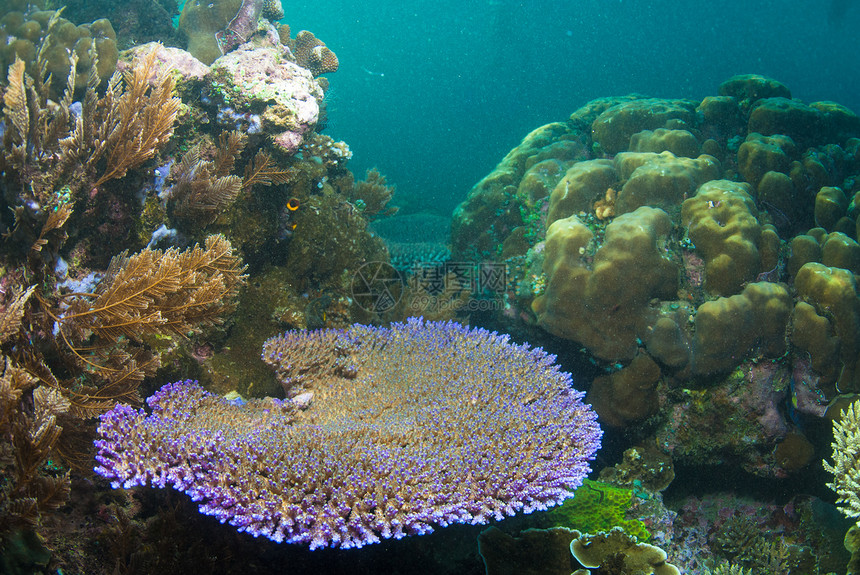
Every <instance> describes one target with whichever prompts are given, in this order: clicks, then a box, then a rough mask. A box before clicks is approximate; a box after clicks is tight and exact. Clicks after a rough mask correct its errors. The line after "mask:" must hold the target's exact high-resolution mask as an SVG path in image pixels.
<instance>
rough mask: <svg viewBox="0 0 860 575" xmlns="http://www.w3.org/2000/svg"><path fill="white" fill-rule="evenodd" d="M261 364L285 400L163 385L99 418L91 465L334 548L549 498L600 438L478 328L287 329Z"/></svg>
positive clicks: (575, 480) (269, 530) (114, 477)
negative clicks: (269, 367)
mask: <svg viewBox="0 0 860 575" xmlns="http://www.w3.org/2000/svg"><path fill="white" fill-rule="evenodd" d="M263 355H264V358H265V359H266V360H267V361H268V362H269V363H270V364H273V365H275V366H276V367H277V369H278V373H279V377H280V378H281V380H282V381H283V382H284V385H285V387H287V389H288V396H289V398H288V399H286V400H283V401H282V400H276V399H259V400H250V401H248V402H236V401H230V400H227V399H224V398H222V397H218V396H215V395H213V394H211V393H208V392H206V391H204V390H203V389H202V388H200V387H199V386H197V385H196V384H194V383H193V382H190V381H185V382H177V383H173V384H169V385H167V386H165V387H164V388H162V389H161V390H160V391H159V392H158V393H157V394H155V395H154V396H152V397H151V398H149V399H148V400H147V403H148V404H149V407H150V408H151V410H152V413H151V414H150V415H147V414H146V413H145V412H144V411H143V410H136V409H134V408H132V407H130V406H128V405H119V406H117V407H116V408H115V409H114V410H112V411H111V412H109V413H108V414H105V415H104V416H103V417H102V418H101V423H100V425H99V435H100V436H101V439H100V440H99V441H98V442H97V446H98V448H99V455H98V457H97V460H98V462H99V464H100V465H99V467H97V468H96V471H97V472H98V473H99V474H100V475H102V476H103V477H106V478H108V479H109V480H110V481H111V484H112V485H113V487H115V488H119V487H125V488H128V487H132V486H135V485H146V484H152V485H154V486H158V487H165V486H167V485H171V486H173V487H175V488H176V489H178V490H180V491H183V492H185V493H187V494H189V495H190V496H191V497H192V499H193V500H195V501H198V502H199V504H200V511H201V512H202V513H204V514H208V515H214V516H215V517H217V518H219V519H220V520H221V521H222V522H228V523H230V524H231V525H233V526H235V527H237V528H238V529H239V530H240V531H246V532H248V533H251V534H253V535H255V536H258V535H262V536H264V537H267V538H270V539H272V540H274V541H278V542H280V541H286V542H290V543H303V544H308V545H310V547H311V549H314V548H318V547H323V546H335V547H342V548H349V547H361V546H363V545H366V544H369V543H376V542H379V541H380V540H381V539H387V538H398V539H399V538H401V537H403V536H406V535H418V534H423V533H428V532H430V531H432V530H433V528H434V526H446V525H449V524H452V523H472V524H477V523H486V522H488V521H490V520H491V519H496V520H498V519H502V518H504V517H506V516H510V515H513V514H515V513H517V512H525V513H529V512H532V511H535V510H541V509H545V508H547V507H549V506H553V505H556V504H558V503H560V502H561V501H562V500H564V499H565V498H567V497H569V496H570V490H572V489H575V488H576V487H577V486H579V485H580V483H581V482H582V480H583V478H584V476H585V475H586V474H587V473H588V472H589V465H588V461H589V460H591V459H592V458H593V456H594V454H595V452H596V450H597V448H598V447H599V445H600V436H601V432H600V429H599V428H598V426H597V423H596V417H595V415H594V413H593V412H592V411H591V410H590V409H589V408H588V407H587V406H585V405H584V404H583V403H582V401H581V399H582V394H581V393H580V392H577V391H574V390H573V389H572V388H571V380H570V376H569V374H567V373H564V372H562V371H560V370H559V368H558V367H557V366H556V365H555V364H554V363H553V361H554V359H555V358H554V357H553V356H551V355H548V354H547V353H545V352H544V351H543V350H541V349H539V348H531V347H529V346H528V345H514V344H512V343H510V342H509V340H508V337H507V336H502V335H498V334H496V333H493V332H488V331H486V330H482V329H469V328H465V327H463V326H461V325H459V324H455V323H430V322H424V321H422V320H417V319H416V320H410V321H408V322H407V323H404V324H393V325H392V326H391V327H390V328H374V327H368V326H361V325H354V326H352V327H351V328H348V329H345V330H321V331H310V332H307V331H305V332H290V333H287V334H285V335H284V336H280V337H277V338H274V339H272V340H270V341H269V342H267V343H266V345H265V347H264V354H263ZM455 358H456V359H455Z"/></svg>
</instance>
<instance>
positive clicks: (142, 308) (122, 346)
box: [28, 235, 245, 418]
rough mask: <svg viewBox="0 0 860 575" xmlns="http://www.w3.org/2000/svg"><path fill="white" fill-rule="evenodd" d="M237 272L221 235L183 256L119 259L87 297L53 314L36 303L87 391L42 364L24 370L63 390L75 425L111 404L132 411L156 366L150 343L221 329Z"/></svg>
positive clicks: (70, 298)
mask: <svg viewBox="0 0 860 575" xmlns="http://www.w3.org/2000/svg"><path fill="white" fill-rule="evenodd" d="M244 269H245V268H244V266H242V263H241V261H240V259H239V257H238V256H237V255H236V254H234V251H233V247H232V246H231V245H230V242H229V241H227V239H225V238H224V237H223V236H220V235H213V236H209V237H208V238H207V239H206V244H205V247H200V246H195V247H194V248H192V249H189V250H185V251H179V250H178V249H175V248H172V249H169V250H167V251H164V252H163V251H161V250H153V249H149V248H146V249H144V250H142V251H141V252H139V253H137V254H134V255H132V256H129V255H127V254H126V253H122V254H119V255H118V256H116V257H114V258H113V260H112V261H111V265H110V267H109V268H108V270H107V271H106V273H105V277H104V278H102V280H101V281H100V282H99V283H98V286H97V287H96V289H95V290H94V291H93V292H92V293H70V294H66V295H63V296H60V298H59V299H60V301H59V303H58V305H55V306H51V305H50V303H49V302H47V301H46V300H45V299H43V298H41V297H40V301H41V304H42V305H43V307H44V313H45V315H46V317H47V319H48V320H49V321H50V322H51V323H52V324H53V327H52V328H50V329H46V331H53V333H54V334H55V339H56V340H57V345H58V347H59V348H60V349H67V350H69V351H70V352H71V354H72V356H71V358H70V359H72V360H73V363H74V364H75V365H76V366H77V369H81V370H84V371H85V372H87V373H89V374H90V376H91V377H90V378H89V383H88V384H87V385H80V386H74V387H73V386H71V385H66V382H57V381H56V379H54V378H53V376H52V375H51V374H50V370H48V368H47V367H46V366H45V364H44V362H43V361H41V358H35V357H32V358H29V362H28V368H29V369H31V371H33V372H34V373H37V374H38V375H39V376H40V378H42V379H43V380H46V381H52V382H53V383H54V385H56V386H58V387H61V388H63V391H64V393H65V394H66V395H67V397H68V398H69V400H70V402H71V408H70V413H71V415H73V416H76V417H82V418H87V417H93V416H95V415H98V414H99V413H102V412H103V411H105V410H107V409H110V408H111V407H113V405H114V404H115V403H116V402H117V401H126V402H132V403H136V402H138V401H139V397H138V395H137V387H138V385H139V383H140V381H142V379H143V377H144V376H146V375H148V374H151V373H153V372H154V371H155V369H156V368H157V367H159V365H160V362H159V357H158V354H157V353H156V352H154V351H153V350H152V349H151V347H150V346H149V343H150V341H151V338H153V337H158V336H169V335H171V334H172V335H176V336H179V337H180V338H185V337H187V336H188V335H189V334H193V333H199V332H200V331H201V330H202V328H204V327H208V326H214V325H217V324H220V323H222V322H223V320H224V317H225V316H226V315H227V314H229V313H230V312H232V311H233V310H234V309H235V300H236V296H237V295H238V293H239V290H240V288H241V287H242V285H243V284H244V281H245V276H244V275H243V272H244ZM39 366H41V367H39Z"/></svg>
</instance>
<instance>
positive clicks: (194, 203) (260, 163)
mask: <svg viewBox="0 0 860 575" xmlns="http://www.w3.org/2000/svg"><path fill="white" fill-rule="evenodd" d="M247 143H248V136H247V135H246V134H243V133H241V132H237V131H230V132H222V133H221V135H220V136H219V137H218V146H217V149H216V151H215V154H214V158H212V159H211V160H208V159H205V158H204V150H203V144H202V143H199V144H197V145H196V146H194V147H192V148H191V149H190V150H188V152H186V153H185V155H184V156H182V160H180V161H179V162H178V163H176V164H174V166H173V168H172V169H171V176H172V177H173V180H174V183H173V185H172V186H171V187H170V190H169V191H168V193H167V201H168V210H169V213H170V215H171V219H176V220H178V221H179V222H181V223H188V224H189V225H193V226H196V227H205V226H207V225H209V224H211V223H213V222H214V221H215V220H216V219H217V218H218V216H219V215H220V214H222V213H223V212H224V211H226V210H227V209H228V208H229V207H230V206H231V205H233V202H235V201H236V199H237V198H238V197H239V196H240V194H242V193H243V192H245V191H247V190H250V189H251V188H253V187H254V186H256V185H262V186H271V185H273V184H284V183H287V182H289V181H290V180H291V179H292V177H293V175H294V174H293V171H292V170H289V169H286V170H284V169H281V168H279V167H278V165H277V164H276V163H275V161H274V160H273V159H272V157H271V156H270V155H269V154H267V153H266V152H264V151H263V150H259V151H258V152H257V155H256V156H254V159H253V161H252V162H249V163H248V164H247V165H246V166H245V172H244V176H243V177H240V176H237V175H234V174H232V172H233V169H234V166H235V165H236V160H237V159H238V158H239V156H240V155H241V154H242V151H243V150H244V149H245V145H246V144H247Z"/></svg>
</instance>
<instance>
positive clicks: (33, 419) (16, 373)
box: [0, 287, 70, 542]
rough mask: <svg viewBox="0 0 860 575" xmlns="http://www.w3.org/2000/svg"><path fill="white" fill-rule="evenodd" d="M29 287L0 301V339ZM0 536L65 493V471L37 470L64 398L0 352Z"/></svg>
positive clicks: (27, 523)
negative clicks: (58, 472) (2, 302)
mask: <svg viewBox="0 0 860 575" xmlns="http://www.w3.org/2000/svg"><path fill="white" fill-rule="evenodd" d="M33 290H34V287H30V288H28V289H26V290H17V289H16V290H14V293H13V294H12V297H11V298H10V299H9V301H8V302H6V303H5V305H3V306H2V307H0V344H3V343H6V341H8V340H9V339H11V338H12V337H13V336H15V335H16V334H17V333H18V331H19V330H20V328H21V320H22V318H23V316H24V308H25V306H26V304H27V301H28V300H29V298H30V296H31V295H32V294H33ZM0 362H2V366H0V452H2V454H3V456H2V457H0V471H2V475H3V476H4V477H6V478H8V479H7V481H4V482H3V484H2V485H0V542H2V541H3V540H4V539H5V537H6V536H7V535H8V534H9V533H10V532H11V531H13V530H15V529H19V528H24V527H32V526H34V525H36V524H38V523H39V518H40V516H41V515H42V514H43V513H45V512H47V511H51V510H54V509H57V508H59V507H60V506H62V505H63V504H64V503H65V502H66V500H67V499H68V495H69V486H70V484H69V475H68V473H64V474H60V475H48V474H43V473H41V470H42V467H43V465H44V463H45V461H46V460H47V458H48V456H49V454H50V453H51V451H52V450H53V449H54V448H55V446H56V444H57V440H58V439H59V437H60V433H61V432H62V429H63V428H62V427H60V426H59V425H57V416H59V415H61V414H62V413H65V412H66V411H67V410H68V408H69V402H68V400H66V398H65V397H63V395H62V393H60V392H59V391H57V390H55V389H50V388H49V387H46V386H44V385H39V380H38V379H37V378H36V377H34V376H33V375H31V374H30V373H28V372H27V371H26V370H24V369H21V368H20V367H18V366H16V365H14V364H13V363H12V361H11V360H10V359H9V358H8V357H5V356H3V355H0Z"/></svg>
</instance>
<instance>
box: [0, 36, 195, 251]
mask: <svg viewBox="0 0 860 575" xmlns="http://www.w3.org/2000/svg"><path fill="white" fill-rule="evenodd" d="M40 54H41V52H40ZM71 58H72V61H73V64H72V71H71V72H70V73H69V78H68V84H67V87H66V90H65V93H64V94H63V96H62V98H61V99H60V100H59V101H57V102H55V101H53V100H51V99H50V97H49V96H50V91H49V89H48V86H47V77H46V76H45V74H46V72H45V70H46V67H45V66H44V63H43V64H42V65H40V66H39V67H38V69H39V70H42V73H40V74H37V75H36V76H32V77H31V76H30V75H29V74H27V73H26V70H25V64H24V62H23V61H22V60H16V61H15V63H14V64H13V65H12V66H10V67H9V71H8V83H9V86H8V88H7V90H6V93H5V97H4V109H3V113H4V116H5V118H6V133H5V137H4V138H3V147H2V149H0V172H2V174H3V178H4V180H5V181H4V184H5V186H4V187H5V197H4V198H3V200H4V203H5V204H6V205H7V206H8V207H9V208H10V209H11V210H12V211H13V213H14V215H15V230H14V231H15V232H16V233H17V236H16V237H15V239H16V240H17V242H16V243H17V244H18V245H24V246H29V245H32V244H33V243H34V242H35V240H36V236H37V232H36V231H35V230H38V229H40V227H41V226H42V224H44V222H45V220H46V219H47V217H48V214H50V213H51V212H53V211H54V210H55V209H56V208H58V206H60V205H62V204H66V203H70V202H71V203H72V204H74V203H75V202H76V201H78V200H83V199H84V198H83V197H82V196H83V191H84V190H87V191H88V190H91V189H93V188H97V187H98V186H101V185H102V184H104V183H106V182H108V181H110V180H112V179H115V178H121V177H122V176H124V175H125V174H126V173H127V172H128V170H130V169H132V168H135V167H137V166H140V165H141V164H143V163H144V162H145V161H147V160H149V159H150V158H152V157H153V156H154V155H155V154H156V152H157V150H158V149H159V148H160V147H161V146H162V145H163V144H164V143H165V142H167V140H168V139H169V138H170V136H171V135H172V134H173V123H174V120H175V119H176V115H177V112H178V110H179V105H180V100H179V98H175V97H173V89H174V80H173V77H172V76H171V75H170V74H161V75H156V80H155V82H153V83H152V84H150V80H151V77H152V76H153V75H154V74H155V51H153V52H152V53H151V54H150V55H149V56H147V57H145V58H143V59H140V60H138V61H137V62H136V63H135V65H134V68H133V69H132V70H131V71H130V72H127V73H126V74H125V75H124V76H123V77H121V76H120V74H118V73H116V74H114V75H113V76H112V77H111V79H110V81H109V83H108V87H107V91H106V93H105V95H104V96H103V97H101V98H99V97H98V95H97V93H96V87H97V86H98V85H99V83H100V80H99V77H98V75H97V74H95V72H91V74H90V77H89V79H88V83H87V90H86V93H85V95H84V97H83V98H82V100H81V102H80V104H79V105H78V104H77V103H74V104H73V94H74V86H75V73H74V70H75V65H74V63H75V62H76V56H75V55H74V54H73V55H72V56H71Z"/></svg>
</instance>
